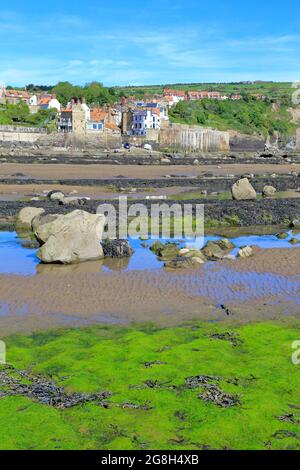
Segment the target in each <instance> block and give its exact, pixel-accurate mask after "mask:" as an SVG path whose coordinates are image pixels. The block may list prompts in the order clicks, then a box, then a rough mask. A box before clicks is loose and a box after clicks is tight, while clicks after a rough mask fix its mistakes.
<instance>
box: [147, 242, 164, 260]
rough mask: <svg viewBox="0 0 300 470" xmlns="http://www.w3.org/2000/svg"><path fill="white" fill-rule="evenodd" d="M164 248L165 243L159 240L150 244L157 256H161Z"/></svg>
mask: <svg viewBox="0 0 300 470" xmlns="http://www.w3.org/2000/svg"><path fill="white" fill-rule="evenodd" d="M163 248H164V244H163V243H162V242H161V241H159V240H157V241H156V242H154V243H153V244H152V245H151V246H150V250H151V251H152V252H153V253H155V254H156V255H157V256H160V253H161V251H162V250H163Z"/></svg>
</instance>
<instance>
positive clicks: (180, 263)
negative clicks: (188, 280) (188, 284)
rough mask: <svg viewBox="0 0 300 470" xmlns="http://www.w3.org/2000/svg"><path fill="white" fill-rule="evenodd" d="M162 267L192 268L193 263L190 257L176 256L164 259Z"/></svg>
mask: <svg viewBox="0 0 300 470" xmlns="http://www.w3.org/2000/svg"><path fill="white" fill-rule="evenodd" d="M164 267H165V268H168V269H188V268H193V267H194V263H193V261H192V259H191V258H185V257H183V256H178V257H176V258H173V259H170V260H167V261H165V263H164Z"/></svg>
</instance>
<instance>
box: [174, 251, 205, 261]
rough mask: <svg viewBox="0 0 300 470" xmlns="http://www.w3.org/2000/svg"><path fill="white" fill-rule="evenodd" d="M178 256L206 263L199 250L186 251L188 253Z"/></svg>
mask: <svg viewBox="0 0 300 470" xmlns="http://www.w3.org/2000/svg"><path fill="white" fill-rule="evenodd" d="M179 254H180V252H179ZM180 256H184V257H185V258H201V259H202V260H203V261H204V262H205V261H207V260H206V258H205V256H204V254H203V253H202V251H201V250H195V249H191V250H189V251H188V253H185V254H184V253H183V254H182V255H180Z"/></svg>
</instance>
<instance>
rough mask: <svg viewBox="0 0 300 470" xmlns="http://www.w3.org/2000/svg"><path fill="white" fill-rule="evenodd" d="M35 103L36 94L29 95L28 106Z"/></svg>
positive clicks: (35, 104)
mask: <svg viewBox="0 0 300 470" xmlns="http://www.w3.org/2000/svg"><path fill="white" fill-rule="evenodd" d="M37 104H38V97H37V95H31V96H30V98H29V106H37Z"/></svg>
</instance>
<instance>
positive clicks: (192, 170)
mask: <svg viewBox="0 0 300 470" xmlns="http://www.w3.org/2000/svg"><path fill="white" fill-rule="evenodd" d="M291 171H296V172H300V164H288V163H286V164H278V165H272V164H266V163H261V164H260V163H257V164H255V165H254V164H230V163H227V164H226V163H224V164H222V165H205V164H203V165H201V164H200V165H197V166H195V165H126V164H122V165H110V164H108V165H103V164H102V165H99V164H98V165H97V164H91V165H68V164H49V163H45V164H38V163H28V164H21V163H1V164H0V177H5V176H10V175H13V174H16V173H23V174H24V175H26V176H27V177H32V178H42V179H49V180H50V179H75V178H77V179H89V178H90V179H106V178H116V177H118V176H120V175H122V176H124V177H126V178H145V177H146V178H162V177H163V176H164V175H166V174H172V175H178V176H179V175H185V176H201V175H203V173H212V174H213V175H215V176H218V175H219V176H221V175H223V176H224V175H228V174H234V175H242V174H244V173H255V174H256V175H262V174H265V173H267V174H272V173H277V174H289V173H290V172H291Z"/></svg>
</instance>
